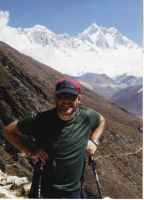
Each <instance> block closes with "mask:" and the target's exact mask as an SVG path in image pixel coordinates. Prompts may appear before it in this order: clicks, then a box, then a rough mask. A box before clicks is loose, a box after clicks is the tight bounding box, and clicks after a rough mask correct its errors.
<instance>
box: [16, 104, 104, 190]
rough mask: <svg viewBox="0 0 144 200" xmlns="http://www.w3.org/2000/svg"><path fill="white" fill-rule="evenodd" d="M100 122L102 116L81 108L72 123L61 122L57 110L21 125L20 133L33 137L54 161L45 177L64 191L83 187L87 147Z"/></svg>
mask: <svg viewBox="0 0 144 200" xmlns="http://www.w3.org/2000/svg"><path fill="white" fill-rule="evenodd" d="M99 120H100V114H99V113H97V112H96V111H94V110H93V109H90V108H86V107H80V108H79V109H78V110H77V112H76V114H75V116H74V118H73V119H72V120H69V121H63V120H61V119H59V118H58V116H57V114H56V109H55V108H54V109H51V110H48V111H46V112H42V113H38V114H37V115H36V116H34V117H28V118H26V119H24V120H22V121H20V122H19V123H18V127H19V129H20V131H21V132H22V133H24V134H29V135H31V136H33V137H34V138H35V139H36V143H37V146H38V147H39V148H43V149H44V150H45V151H46V152H47V153H48V155H49V158H51V159H52V160H53V162H52V164H51V165H52V166H51V167H49V168H48V170H47V171H46V170H45V171H46V172H45V176H44V177H43V179H45V180H44V181H43V182H44V183H45V184H46V185H47V186H51V187H54V188H56V189H60V190H63V191H75V190H78V189H79V188H80V178H81V176H82V171H83V164H84V153H85V148H86V145H87V141H88V138H89V135H90V133H91V132H92V131H93V130H94V129H95V128H96V127H97V126H98V125H99Z"/></svg>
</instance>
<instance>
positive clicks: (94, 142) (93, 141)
mask: <svg viewBox="0 0 144 200" xmlns="http://www.w3.org/2000/svg"><path fill="white" fill-rule="evenodd" d="M89 140H90V141H91V142H92V143H93V144H95V145H96V146H98V145H99V140H96V141H95V140H92V139H89Z"/></svg>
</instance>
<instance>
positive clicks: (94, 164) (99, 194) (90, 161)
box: [89, 157, 102, 199]
mask: <svg viewBox="0 0 144 200" xmlns="http://www.w3.org/2000/svg"><path fill="white" fill-rule="evenodd" d="M90 164H91V166H92V171H93V174H94V176H95V179H96V186H97V190H98V196H97V197H98V199H102V190H101V184H100V181H99V177H98V174H97V170H96V160H95V159H94V158H93V157H89V165H90Z"/></svg>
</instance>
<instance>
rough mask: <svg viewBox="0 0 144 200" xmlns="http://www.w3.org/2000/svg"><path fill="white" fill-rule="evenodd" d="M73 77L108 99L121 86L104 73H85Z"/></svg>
mask: <svg viewBox="0 0 144 200" xmlns="http://www.w3.org/2000/svg"><path fill="white" fill-rule="evenodd" d="M74 78H75V79H77V80H79V81H80V82H81V84H83V85H85V86H86V87H87V88H89V89H91V90H93V91H95V92H96V93H97V94H99V95H101V96H104V97H105V98H106V99H110V98H111V96H113V95H114V94H115V93H116V92H117V91H119V90H120V88H121V87H120V85H118V84H117V83H116V82H115V81H114V80H113V79H112V78H110V77H109V76H107V75H106V74H95V73H85V74H83V75H81V76H76V77H74Z"/></svg>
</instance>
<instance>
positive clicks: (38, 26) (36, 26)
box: [33, 24, 48, 31]
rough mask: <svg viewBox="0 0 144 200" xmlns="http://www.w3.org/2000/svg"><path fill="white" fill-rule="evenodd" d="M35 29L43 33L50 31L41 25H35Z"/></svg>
mask: <svg viewBox="0 0 144 200" xmlns="http://www.w3.org/2000/svg"><path fill="white" fill-rule="evenodd" d="M33 29H37V30H43V31H45V30H48V29H47V27H46V26H42V25H40V24H36V25H34V26H33Z"/></svg>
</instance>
